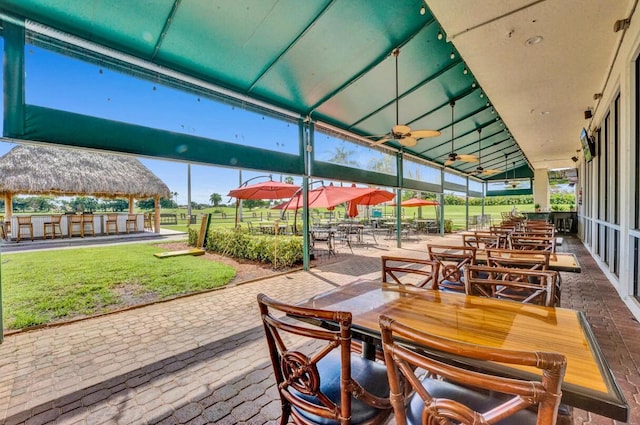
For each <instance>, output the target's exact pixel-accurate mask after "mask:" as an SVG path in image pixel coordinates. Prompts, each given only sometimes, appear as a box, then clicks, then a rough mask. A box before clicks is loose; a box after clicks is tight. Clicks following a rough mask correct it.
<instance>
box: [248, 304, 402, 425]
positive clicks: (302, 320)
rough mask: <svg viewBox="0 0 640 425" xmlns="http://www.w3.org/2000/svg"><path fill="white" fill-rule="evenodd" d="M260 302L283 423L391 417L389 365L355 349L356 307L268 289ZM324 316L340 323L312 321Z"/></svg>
mask: <svg viewBox="0 0 640 425" xmlns="http://www.w3.org/2000/svg"><path fill="white" fill-rule="evenodd" d="M258 306H259V308H260V314H261V317H262V323H263V325H264V331H265V335H266V339H267V345H268V348H269V354H270V356H271V362H272V364H273V371H274V374H275V379H276V386H277V389H278V392H279V395H280V402H281V406H282V417H281V419H280V423H281V424H287V423H289V419H290V418H291V419H292V421H293V422H294V423H297V424H320V423H325V424H329V423H331V424H334V423H337V424H354V425H355V424H382V423H384V422H385V421H386V420H387V419H388V416H389V415H390V414H391V404H390V402H389V399H388V396H389V382H388V381H387V378H386V367H385V365H384V364H382V363H380V362H376V361H372V360H367V359H365V358H363V357H361V356H358V355H357V354H353V353H352V352H351V313H349V312H341V311H327V310H316V309H309V308H303V307H298V306H294V305H289V304H284V303H281V302H278V301H275V300H273V299H270V298H268V297H267V296H266V295H264V294H260V295H258ZM274 313H276V314H278V316H279V317H277V316H276V315H275V314H274ZM283 314H284V315H286V316H284V317H282V315H283ZM294 318H295V319H294ZM296 319H299V320H296ZM318 320H327V321H331V322H332V323H336V324H337V328H336V329H334V330H329V329H323V328H319V327H317V326H313V325H311V324H309V323H307V321H318Z"/></svg>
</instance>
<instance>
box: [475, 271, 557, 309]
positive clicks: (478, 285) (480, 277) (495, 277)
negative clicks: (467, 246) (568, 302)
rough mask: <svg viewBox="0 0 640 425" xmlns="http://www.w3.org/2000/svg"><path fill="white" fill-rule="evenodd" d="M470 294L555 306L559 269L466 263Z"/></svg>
mask: <svg viewBox="0 0 640 425" xmlns="http://www.w3.org/2000/svg"><path fill="white" fill-rule="evenodd" d="M464 285H465V291H466V293H467V295H476V296H481V297H489V298H498V299H503V300H511V301H518V302H521V303H524V304H536V305H543V306H545V307H554V306H556V294H555V289H556V273H555V272H552V271H541V270H531V269H518V268H514V267H489V266H471V265H467V266H465V267H464Z"/></svg>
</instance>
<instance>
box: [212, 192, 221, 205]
mask: <svg viewBox="0 0 640 425" xmlns="http://www.w3.org/2000/svg"><path fill="white" fill-rule="evenodd" d="M209 202H210V203H211V204H213V206H214V207H217V206H218V205H220V202H222V196H221V195H220V194H219V193H212V194H211V196H209Z"/></svg>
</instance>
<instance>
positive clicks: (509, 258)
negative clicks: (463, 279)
mask: <svg viewBox="0 0 640 425" xmlns="http://www.w3.org/2000/svg"><path fill="white" fill-rule="evenodd" d="M486 253H487V265H488V266H490V267H515V268H528V269H530V270H543V271H547V270H548V269H549V261H551V255H553V254H552V253H551V252H549V251H540V250H513V249H493V248H491V249H487V251H486ZM551 273H555V275H556V279H555V282H556V289H555V305H556V307H560V299H561V295H562V292H561V291H562V275H561V274H560V272H556V271H552V272H551Z"/></svg>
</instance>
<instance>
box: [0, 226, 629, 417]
mask: <svg viewBox="0 0 640 425" xmlns="http://www.w3.org/2000/svg"><path fill="white" fill-rule="evenodd" d="M452 237H456V238H459V236H449V238H452ZM430 239H431V240H433V241H436V240H437V239H438V238H437V237H431V238H430ZM392 242H393V241H391V242H390V243H388V244H387V245H384V244H382V245H379V246H377V247H368V248H366V249H365V248H357V247H356V248H354V252H355V253H354V254H353V255H351V254H350V253H348V252H349V251H348V249H344V248H341V249H340V251H341V253H340V254H339V255H338V256H337V257H332V258H331V259H330V261H327V259H326V258H325V259H324V260H323V259H322V258H321V259H320V261H319V264H318V266H317V267H315V268H314V269H312V270H311V271H310V272H302V271H300V272H294V273H290V274H286V275H281V276H278V277H274V278H269V279H266V280H262V281H259V282H253V283H248V284H244V285H237V286H233V287H229V288H225V289H221V290H218V291H213V292H209V293H206V294H201V295H196V296H191V297H185V298H181V299H177V300H173V301H170V302H165V303H159V304H154V305H149V306H145V307H142V308H138V309H133V310H130V311H126V312H122V313H117V314H111V315H107V316H103V317H98V318H93V319H89V320H85V321H81V322H77V323H72V324H68V325H64V326H59V327H55V328H48V329H41V330H35V331H31V332H25V333H20V334H16V335H11V336H8V337H6V338H5V341H4V343H3V344H1V345H0V423H6V424H17V423H25V424H43V423H58V424H101V423H105V424H106V423H118V424H138V423H140V424H142V423H166V424H174V423H188V424H201V423H216V424H244V423H246V424H266V423H278V420H279V417H280V408H279V401H278V400H277V394H276V392H275V391H274V385H273V383H274V381H273V378H272V372H271V364H270V361H269V359H268V356H267V353H266V347H265V344H264V338H263V330H262V327H261V324H260V321H259V317H258V310H257V303H256V295H257V294H258V293H259V292H264V293H266V294H268V295H270V296H272V297H274V298H277V299H280V300H284V301H289V302H297V301H301V300H304V299H306V298H309V297H310V296H312V295H314V294H317V293H319V292H323V291H326V290H329V289H331V288H333V287H335V286H337V285H342V284H345V283H348V282H351V281H353V280H356V279H359V278H379V273H380V260H379V256H380V255H382V254H386V255H393V254H399V255H404V256H411V255H414V256H419V257H424V256H425V250H424V244H425V242H424V241H422V242H410V243H405V244H404V247H403V249H397V248H394V247H391V245H392ZM562 250H570V251H572V252H575V253H576V254H577V255H578V257H579V259H580V262H581V265H582V267H583V273H582V274H570V273H563V293H562V303H563V306H564V307H570V308H575V309H580V310H583V311H585V312H586V314H587V316H588V319H589V321H590V323H591V325H592V327H593V329H594V333H595V335H596V337H597V339H598V341H599V343H600V345H601V347H602V349H603V351H604V353H605V355H606V357H607V360H608V362H609V365H610V366H611V368H612V370H613V371H614V373H615V376H616V378H617V380H618V383H619V385H620V387H621V388H622V389H623V391H624V394H625V396H626V398H627V400H628V402H629V403H630V405H631V417H630V421H629V423H631V424H640V409H639V408H638V407H639V406H640V404H639V402H640V395H639V394H638V385H640V374H639V373H638V360H640V325H639V324H638V323H637V322H636V320H635V319H634V318H633V316H632V315H631V313H630V312H629V311H628V309H627V308H626V307H625V305H624V304H623V302H622V301H621V300H620V298H619V296H618V295H617V293H616V291H615V290H614V289H613V287H611V285H610V284H609V283H608V281H607V279H606V278H605V277H604V275H603V274H602V272H601V271H600V270H599V269H598V267H597V266H596V264H595V262H594V261H593V260H592V259H591V257H589V255H588V253H587V252H586V250H585V249H584V248H583V247H582V245H581V244H580V242H579V241H578V240H577V239H573V238H565V243H564V245H563V247H562ZM574 423H575V424H612V423H615V422H614V421H612V420H610V419H607V418H603V417H600V416H597V415H592V414H589V413H588V412H584V411H580V410H575V411H574Z"/></svg>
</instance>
